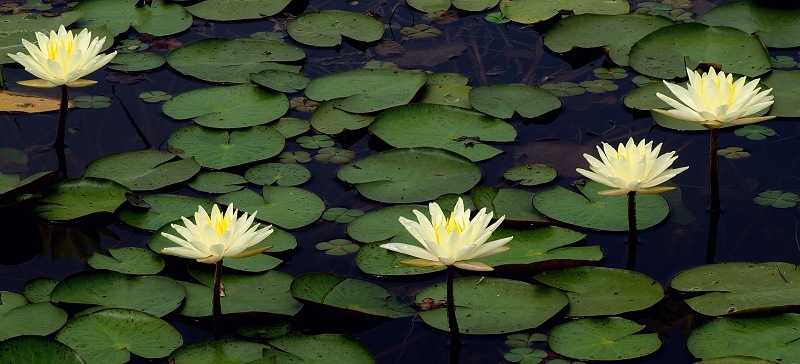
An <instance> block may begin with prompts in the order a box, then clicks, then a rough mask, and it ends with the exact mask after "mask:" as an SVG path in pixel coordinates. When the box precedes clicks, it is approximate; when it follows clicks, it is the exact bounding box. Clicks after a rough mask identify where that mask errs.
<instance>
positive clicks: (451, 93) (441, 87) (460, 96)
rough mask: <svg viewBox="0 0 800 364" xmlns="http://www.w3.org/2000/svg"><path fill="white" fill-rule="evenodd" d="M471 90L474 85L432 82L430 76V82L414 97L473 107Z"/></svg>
mask: <svg viewBox="0 0 800 364" xmlns="http://www.w3.org/2000/svg"><path fill="white" fill-rule="evenodd" d="M470 90H472V87H471V86H466V85H451V84H431V83H430V76H428V82H427V83H425V86H423V87H422V89H421V90H420V92H419V94H418V95H417V96H416V97H415V98H414V102H418V103H421V104H437V105H447V106H454V107H460V108H462V109H472V104H470V102H469V91H470Z"/></svg>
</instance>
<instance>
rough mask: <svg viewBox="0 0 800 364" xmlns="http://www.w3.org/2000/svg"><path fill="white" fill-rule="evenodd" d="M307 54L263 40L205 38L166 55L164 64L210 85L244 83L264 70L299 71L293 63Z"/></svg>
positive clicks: (294, 48) (284, 45) (288, 46)
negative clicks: (215, 83) (167, 63)
mask: <svg viewBox="0 0 800 364" xmlns="http://www.w3.org/2000/svg"><path fill="white" fill-rule="evenodd" d="M305 56H306V54H305V53H304V52H303V51H301V50H300V49H298V48H297V47H294V46H291V45H289V44H285V43H281V42H274V41H270V40H263V39H232V40H228V39H214V38H211V39H204V40H200V41H196V42H192V43H189V44H187V45H185V46H183V47H180V48H178V49H176V50H174V51H172V52H170V53H169V55H168V56H167V62H169V65H170V66H172V68H175V70H177V71H178V72H180V73H183V74H185V75H188V76H192V77H197V78H199V79H201V80H205V81H211V82H233V83H246V82H249V81H250V74H251V73H258V72H261V71H263V70H267V69H280V70H286V71H290V70H292V71H299V67H297V66H290V65H287V64H284V63H280V62H294V61H299V60H301V59H303V58H305Z"/></svg>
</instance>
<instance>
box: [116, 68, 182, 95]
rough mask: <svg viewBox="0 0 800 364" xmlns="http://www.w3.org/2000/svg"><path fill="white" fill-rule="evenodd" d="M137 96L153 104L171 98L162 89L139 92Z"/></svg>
mask: <svg viewBox="0 0 800 364" xmlns="http://www.w3.org/2000/svg"><path fill="white" fill-rule="evenodd" d="M114 58H117V57H114ZM139 98H140V99H141V100H142V101H144V102H147V103H151V104H154V103H157V102H161V101H167V100H169V99H171V98H172V95H170V94H168V93H166V92H164V91H145V92H142V93H140V94H139Z"/></svg>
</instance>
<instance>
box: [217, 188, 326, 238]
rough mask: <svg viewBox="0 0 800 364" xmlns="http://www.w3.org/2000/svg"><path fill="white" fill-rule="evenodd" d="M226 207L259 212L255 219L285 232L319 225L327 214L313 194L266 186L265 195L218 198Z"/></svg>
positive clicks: (246, 192) (240, 193) (248, 193)
mask: <svg viewBox="0 0 800 364" xmlns="http://www.w3.org/2000/svg"><path fill="white" fill-rule="evenodd" d="M217 201H219V202H220V203H223V204H229V203H233V204H234V206H236V207H237V208H238V209H239V210H241V211H245V212H248V213H251V214H252V213H253V212H255V211H258V215H256V219H258V220H261V221H266V222H269V223H271V224H275V225H277V226H280V227H282V228H285V229H296V228H299V227H303V226H306V225H308V224H310V223H312V222H314V221H317V219H319V217H320V216H322V212H323V211H325V202H323V201H322V199H320V198H319V197H317V195H315V194H314V193H313V192H309V191H306V190H303V189H300V188H296V187H286V186H264V188H263V191H262V194H261V195H258V194H257V193H255V192H253V191H251V190H242V191H237V192H231V193H227V194H224V195H222V196H220V197H219V198H217Z"/></svg>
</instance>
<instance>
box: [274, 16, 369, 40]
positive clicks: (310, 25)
mask: <svg viewBox="0 0 800 364" xmlns="http://www.w3.org/2000/svg"><path fill="white" fill-rule="evenodd" d="M286 30H287V32H288V33H289V36H290V37H292V39H294V40H296V41H298V42H300V43H303V44H307V45H311V46H316V47H333V46H337V45H339V44H341V43H342V37H347V38H350V39H354V40H357V41H360V42H365V43H369V42H374V41H377V40H380V39H381V38H383V32H384V29H383V23H381V22H380V21H378V20H376V19H375V18H372V17H370V16H367V15H364V14H359V13H353V12H349V11H342V10H322V11H318V12H307V13H303V14H301V15H299V16H297V17H296V18H294V19H292V20H291V21H289V22H288V23H287V24H286Z"/></svg>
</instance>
